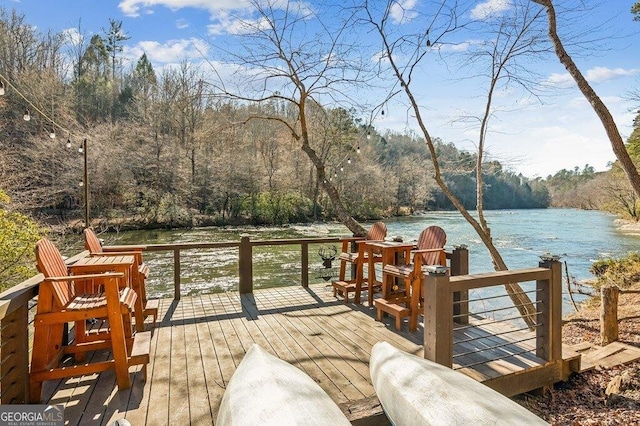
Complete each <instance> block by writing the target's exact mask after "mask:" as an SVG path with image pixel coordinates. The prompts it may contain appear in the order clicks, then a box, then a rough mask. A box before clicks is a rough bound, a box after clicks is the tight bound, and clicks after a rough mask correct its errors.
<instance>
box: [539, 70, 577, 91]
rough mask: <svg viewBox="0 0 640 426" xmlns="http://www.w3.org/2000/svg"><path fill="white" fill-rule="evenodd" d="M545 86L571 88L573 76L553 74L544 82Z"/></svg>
mask: <svg viewBox="0 0 640 426" xmlns="http://www.w3.org/2000/svg"><path fill="white" fill-rule="evenodd" d="M543 84H544V85H548V86H554V87H562V88H567V87H571V86H572V85H573V84H574V82H573V78H572V77H571V75H570V74H569V73H568V72H566V73H556V72H554V73H552V74H551V75H550V76H549V77H547V79H546V80H545V81H544V82H543Z"/></svg>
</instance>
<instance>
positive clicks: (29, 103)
mask: <svg viewBox="0 0 640 426" xmlns="http://www.w3.org/2000/svg"><path fill="white" fill-rule="evenodd" d="M3 80H4V82H3ZM0 84H2V87H3V90H4V86H5V85H6V86H7V87H8V88H9V89H11V90H12V91H13V92H15V93H16V94H17V95H18V96H20V97H21V98H22V100H23V101H25V102H26V103H27V105H29V107H30V108H31V110H33V111H35V112H37V113H38V114H40V115H41V116H42V117H43V118H44V119H45V120H47V121H48V122H49V123H50V124H51V126H52V128H51V133H54V131H55V129H56V128H57V129H59V130H61V131H63V132H66V133H68V134H69V135H73V136H74V137H80V136H76V135H75V134H74V133H72V132H71V131H70V130H69V129H67V128H66V127H64V126H61V125H60V124H58V123H57V122H56V121H55V120H53V119H52V118H51V117H49V116H48V115H47V114H46V113H45V112H44V111H42V110H41V109H40V108H38V107H37V106H36V105H35V104H34V103H33V102H31V101H30V100H29V99H28V98H27V97H26V96H25V95H24V94H23V93H22V92H21V91H20V90H18V88H17V87H16V86H14V85H13V84H11V81H9V79H8V78H7V77H5V76H4V75H3V74H2V73H0ZM28 112H29V109H25V114H24V116H25V117H26V116H29V118H31V117H30V114H28ZM25 121H29V120H27V119H25Z"/></svg>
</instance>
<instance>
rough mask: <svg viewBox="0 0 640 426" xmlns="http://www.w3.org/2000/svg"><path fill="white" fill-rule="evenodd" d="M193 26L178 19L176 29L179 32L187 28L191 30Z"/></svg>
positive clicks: (184, 20)
mask: <svg viewBox="0 0 640 426" xmlns="http://www.w3.org/2000/svg"><path fill="white" fill-rule="evenodd" d="M190 26H191V24H190V23H189V21H187V20H186V19H178V20H177V21H176V28H177V29H179V30H184V29H185V28H189V27H190Z"/></svg>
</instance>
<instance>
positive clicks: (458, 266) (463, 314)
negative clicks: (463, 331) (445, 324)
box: [451, 245, 469, 324]
mask: <svg viewBox="0 0 640 426" xmlns="http://www.w3.org/2000/svg"><path fill="white" fill-rule="evenodd" d="M468 273H469V250H468V249H467V247H466V246H464V245H461V246H456V247H455V248H454V249H453V252H452V253H451V275H452V276H453V275H467V274H468ZM453 302H454V305H453V315H454V316H455V321H456V322H457V323H458V324H468V323H469V291H468V290H467V291H456V292H455V293H453Z"/></svg>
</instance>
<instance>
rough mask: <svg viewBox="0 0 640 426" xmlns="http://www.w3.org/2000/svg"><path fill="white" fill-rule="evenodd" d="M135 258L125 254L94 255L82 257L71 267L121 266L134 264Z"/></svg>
mask: <svg viewBox="0 0 640 426" xmlns="http://www.w3.org/2000/svg"><path fill="white" fill-rule="evenodd" d="M133 262H135V258H134V257H133V256H131V255H125V256H92V257H83V258H82V259H80V260H78V261H77V262H75V263H74V264H73V265H70V267H71V268H76V267H92V266H119V265H132V264H133Z"/></svg>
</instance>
